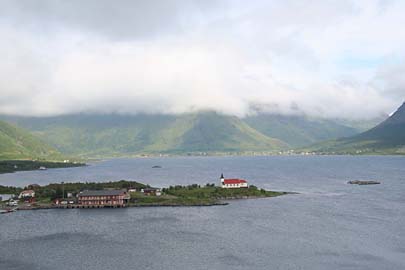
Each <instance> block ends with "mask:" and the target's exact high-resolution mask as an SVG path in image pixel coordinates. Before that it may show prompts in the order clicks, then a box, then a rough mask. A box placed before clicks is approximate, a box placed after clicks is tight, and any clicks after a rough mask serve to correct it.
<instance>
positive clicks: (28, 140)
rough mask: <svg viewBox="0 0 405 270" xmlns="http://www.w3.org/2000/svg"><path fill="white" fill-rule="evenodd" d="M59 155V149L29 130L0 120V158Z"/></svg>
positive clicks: (55, 156)
mask: <svg viewBox="0 0 405 270" xmlns="http://www.w3.org/2000/svg"><path fill="white" fill-rule="evenodd" d="M57 157H60V153H59V152H58V151H57V150H55V149H54V148H53V147H51V146H49V145H47V144H45V143H44V142H42V141H41V140H40V139H38V138H36V137H35V136H33V135H31V134H30V133H29V132H28V131H26V130H24V129H21V128H17V127H15V126H13V125H10V124H8V123H6V122H3V121H0V160H5V159H30V158H49V159H53V158H57Z"/></svg>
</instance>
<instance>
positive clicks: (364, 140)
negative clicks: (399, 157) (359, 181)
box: [307, 103, 405, 154]
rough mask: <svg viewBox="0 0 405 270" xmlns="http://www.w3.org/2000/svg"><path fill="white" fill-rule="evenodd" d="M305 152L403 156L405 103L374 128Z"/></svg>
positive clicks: (319, 145) (320, 144)
mask: <svg viewBox="0 0 405 270" xmlns="http://www.w3.org/2000/svg"><path fill="white" fill-rule="evenodd" d="M307 150H308V151H313V152H323V153H336V154H405V103H404V104H402V106H400V107H399V108H398V110H397V111H396V112H395V113H394V114H392V115H391V116H390V117H389V118H388V119H386V120H385V121H383V122H382V123H380V124H379V125H377V126H376V127H374V128H371V129H369V130H367V131H365V132H363V133H360V134H357V135H354V136H350V137H346V138H340V139H336V140H331V141H326V142H322V143H319V144H315V145H313V146H311V147H309V148H308V149H307Z"/></svg>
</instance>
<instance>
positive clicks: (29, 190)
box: [0, 174, 288, 213]
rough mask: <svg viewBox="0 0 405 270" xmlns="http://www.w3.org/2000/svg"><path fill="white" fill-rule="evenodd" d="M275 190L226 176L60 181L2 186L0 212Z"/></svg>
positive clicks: (172, 202) (217, 201) (197, 201)
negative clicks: (194, 180)
mask: <svg viewBox="0 0 405 270" xmlns="http://www.w3.org/2000/svg"><path fill="white" fill-rule="evenodd" d="M287 193H288V192H275V191H267V190H264V189H259V188H257V187H256V186H254V185H249V184H248V181H247V180H244V179H238V178H232V179H226V178H225V177H224V175H223V174H221V177H220V179H219V181H218V185H216V184H210V183H208V184H206V185H205V186H200V185H197V184H193V185H188V186H180V185H176V186H170V187H168V188H155V187H151V186H149V185H145V184H142V183H139V182H135V181H126V180H120V181H116V182H106V183H87V182H86V183H64V182H62V183H57V184H49V185H46V186H40V185H38V184H31V185H28V186H27V187H25V188H17V187H5V186H0V209H3V210H0V211H2V212H0V213H9V212H13V211H16V210H34V209H49V208H62V209H65V208H123V207H136V206H212V205H226V204H228V203H227V202H225V201H226V200H230V199H248V198H264V197H274V196H280V195H284V194H287Z"/></svg>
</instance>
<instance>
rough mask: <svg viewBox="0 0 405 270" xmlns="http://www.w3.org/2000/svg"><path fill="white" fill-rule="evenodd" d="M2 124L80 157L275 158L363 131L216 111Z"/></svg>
mask: <svg viewBox="0 0 405 270" xmlns="http://www.w3.org/2000/svg"><path fill="white" fill-rule="evenodd" d="M0 118H2V119H5V120H7V121H9V122H12V123H14V124H16V125H18V126H21V127H23V128H26V129H28V130H30V131H31V132H32V133H33V134H34V135H36V136H39V137H41V138H43V140H44V141H46V142H47V143H49V144H50V145H52V146H53V147H55V148H56V149H58V150H59V151H60V152H62V153H63V154H67V155H78V156H82V157H114V156H131V155H139V154H179V155H182V154H189V153H212V154H217V153H244V152H260V153H278V152H280V151H285V150H288V149H291V148H293V147H296V146H301V145H305V144H307V145H308V144H311V143H313V142H318V141H321V140H325V139H331V138H336V137H339V136H342V135H343V136H350V135H353V134H356V133H359V132H361V131H363V130H362V128H358V127H355V124H352V125H349V124H345V123H342V122H339V121H332V120H325V119H323V120H322V119H313V118H309V117H304V116H281V115H270V114H268V115H265V114H259V115H256V116H248V117H244V118H239V117H236V116H229V115H225V114H221V113H217V112H215V111H204V112H196V113H186V114H182V115H152V114H138V115H118V114H106V115H96V114H75V115H63V116H52V117H18V116H0Z"/></svg>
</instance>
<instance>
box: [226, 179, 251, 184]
mask: <svg viewBox="0 0 405 270" xmlns="http://www.w3.org/2000/svg"><path fill="white" fill-rule="evenodd" d="M242 183H247V182H246V180H243V179H224V184H228V185H229V184H242Z"/></svg>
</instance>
